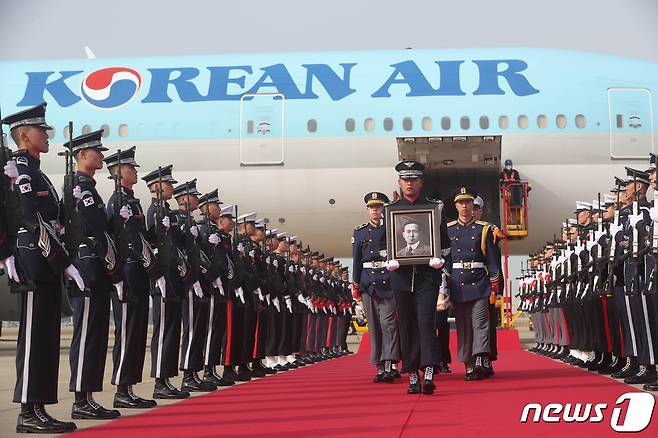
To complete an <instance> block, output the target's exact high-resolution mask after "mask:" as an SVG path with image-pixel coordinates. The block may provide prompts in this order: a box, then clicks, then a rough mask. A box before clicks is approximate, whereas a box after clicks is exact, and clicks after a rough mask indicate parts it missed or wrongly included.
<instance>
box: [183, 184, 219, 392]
mask: <svg viewBox="0 0 658 438" xmlns="http://www.w3.org/2000/svg"><path fill="white" fill-rule="evenodd" d="M200 194H201V193H199V192H198V191H197V188H196V179H193V180H192V181H187V182H185V183H183V184H180V185H178V186H176V187H174V190H173V196H174V199H176V203H177V204H178V211H176V212H175V215H174V217H173V218H172V219H173V220H172V228H173V229H174V230H175V233H174V242H175V244H176V246H177V247H178V249H179V250H182V252H183V254H184V257H185V259H186V260H187V263H188V264H189V273H188V274H187V275H186V277H185V279H184V281H183V285H184V289H183V300H182V302H181V321H182V323H183V332H182V339H181V356H180V365H179V369H180V370H181V371H183V384H182V385H181V390H183V391H188V392H209V391H213V390H215V389H217V387H216V386H214V385H212V384H210V383H208V382H204V381H203V380H201V378H200V377H199V376H198V374H197V373H198V372H199V371H202V370H203V347H204V346H205V343H206V334H207V329H208V299H207V298H206V296H205V293H204V288H203V287H202V286H201V281H202V280H204V285H205V290H207V291H208V292H209V291H210V289H211V288H212V286H211V285H210V284H209V282H208V281H206V280H207V279H204V278H203V272H202V270H204V269H205V270H206V272H207V269H208V268H209V265H208V264H207V263H205V260H207V258H206V257H205V255H204V254H202V253H201V251H200V248H199V244H198V242H197V239H198V237H199V228H198V227H197V225H196V221H195V220H194V216H193V212H194V210H196V209H197V206H198V199H199V198H198V196H199V195H200ZM204 265H205V268H204Z"/></svg>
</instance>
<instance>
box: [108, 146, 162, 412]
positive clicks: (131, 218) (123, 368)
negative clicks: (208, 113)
mask: <svg viewBox="0 0 658 438" xmlns="http://www.w3.org/2000/svg"><path fill="white" fill-rule="evenodd" d="M104 161H105V165H106V166H107V168H108V170H109V171H110V175H111V176H110V178H113V179H114V181H115V190H114V193H113V194H112V196H111V197H110V200H109V201H108V203H107V208H106V210H105V211H106V215H107V218H108V223H109V224H110V226H111V227H112V231H113V232H114V237H115V242H116V244H117V247H118V250H117V253H118V255H119V261H120V263H121V264H122V266H123V276H124V284H123V296H119V295H118V294H117V295H113V296H112V311H113V312H114V339H115V341H114V348H113V350H112V359H113V370H112V384H114V385H116V386H117V392H116V394H115V395H114V407H115V408H134V409H145V408H151V407H154V406H156V403H155V401H154V400H147V399H144V398H142V397H138V396H137V395H135V393H134V392H133V385H135V384H137V383H140V382H141V381H142V372H143V370H144V356H145V354H146V334H147V331H148V315H149V295H150V294H149V292H150V281H154V282H158V281H159V282H162V283H164V282H165V279H164V277H163V273H162V270H161V269H160V268H159V266H158V263H157V260H156V258H155V254H154V253H153V250H152V248H151V246H150V245H149V244H148V242H147V240H146V216H145V215H144V210H142V206H141V204H140V202H139V199H137V198H136V197H135V192H134V191H133V187H134V186H135V184H137V181H138V179H137V168H138V167H139V164H137V162H136V161H135V146H133V147H131V148H130V149H128V150H126V151H119V152H117V153H115V154H112V155H110V156H109V157H106V158H105V160H104Z"/></svg>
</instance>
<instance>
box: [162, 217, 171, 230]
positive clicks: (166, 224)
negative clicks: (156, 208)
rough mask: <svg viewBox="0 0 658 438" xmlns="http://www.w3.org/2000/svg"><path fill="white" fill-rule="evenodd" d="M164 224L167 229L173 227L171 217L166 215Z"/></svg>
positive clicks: (163, 219)
mask: <svg viewBox="0 0 658 438" xmlns="http://www.w3.org/2000/svg"><path fill="white" fill-rule="evenodd" d="M162 225H164V227H165V228H166V229H169V228H170V227H171V220H170V219H169V216H165V217H163V218H162Z"/></svg>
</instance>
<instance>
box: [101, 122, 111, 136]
mask: <svg viewBox="0 0 658 438" xmlns="http://www.w3.org/2000/svg"><path fill="white" fill-rule="evenodd" d="M101 129H102V130H103V133H102V134H101V135H102V136H103V138H107V137H109V136H110V125H108V124H107V123H106V124H104V125H101Z"/></svg>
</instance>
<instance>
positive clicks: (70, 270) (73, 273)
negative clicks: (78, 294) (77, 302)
mask: <svg viewBox="0 0 658 438" xmlns="http://www.w3.org/2000/svg"><path fill="white" fill-rule="evenodd" d="M64 274H66V276H67V277H68V278H69V279H71V280H73V281H75V284H77V285H78V289H80V290H85V282H84V281H83V280H82V277H81V276H80V272H78V269H77V268H76V267H75V266H73V265H68V266H67V268H66V269H64Z"/></svg>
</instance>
